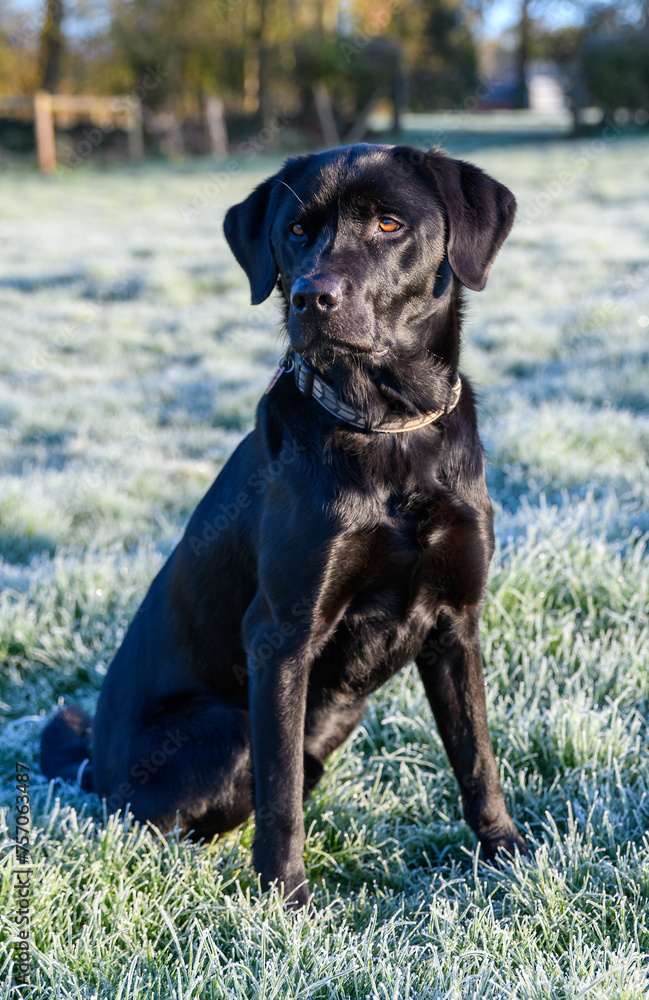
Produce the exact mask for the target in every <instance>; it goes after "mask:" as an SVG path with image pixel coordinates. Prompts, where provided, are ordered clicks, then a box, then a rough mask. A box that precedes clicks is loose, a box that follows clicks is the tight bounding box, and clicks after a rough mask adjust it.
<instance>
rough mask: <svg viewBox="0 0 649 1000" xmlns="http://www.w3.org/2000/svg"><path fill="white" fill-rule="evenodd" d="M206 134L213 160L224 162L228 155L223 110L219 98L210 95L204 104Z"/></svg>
mask: <svg viewBox="0 0 649 1000" xmlns="http://www.w3.org/2000/svg"><path fill="white" fill-rule="evenodd" d="M205 120H206V123H207V134H208V135H209V137H210V152H211V154H212V156H213V157H214V159H216V160H224V159H225V158H226V157H227V155H228V132H227V129H226V127H225V110H224V107H223V101H222V100H221V98H220V97H214V95H210V96H209V97H208V98H207V100H206V102H205Z"/></svg>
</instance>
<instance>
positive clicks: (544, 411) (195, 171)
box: [0, 137, 649, 1000]
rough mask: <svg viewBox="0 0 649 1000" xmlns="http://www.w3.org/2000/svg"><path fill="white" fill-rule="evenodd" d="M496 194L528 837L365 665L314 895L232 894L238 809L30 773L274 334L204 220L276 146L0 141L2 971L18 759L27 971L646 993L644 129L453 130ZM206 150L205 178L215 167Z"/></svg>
mask: <svg viewBox="0 0 649 1000" xmlns="http://www.w3.org/2000/svg"><path fill="white" fill-rule="evenodd" d="M463 153H464V155H466V156H467V158H470V159H473V160H474V161H475V162H478V163H479V164H480V165H481V166H483V167H484V168H486V169H487V170H488V171H490V172H491V173H493V174H494V175H495V176H496V177H498V178H499V179H500V180H502V181H504V182H505V183H508V184H509V185H510V186H511V187H512V188H513V190H514V191H515V193H516V195H517V197H518V200H519V205H520V212H519V221H518V223H517V225H516V227H515V229H514V232H513V234H512V236H511V238H510V239H509V241H508V242H507V243H506V245H505V247H504V249H503V250H502V252H501V255H500V257H499V259H498V260H497V262H496V265H495V266H494V269H493V271H492V274H491V276H490V279H489V284H488V286H487V289H486V291H485V292H484V293H482V294H481V295H476V294H470V296H469V300H470V301H469V308H468V315H467V326H466V330H467V336H466V346H465V354H464V359H465V360H464V370H465V371H466V372H467V373H469V374H471V375H472V376H473V377H474V378H475V380H476V382H477V383H478V385H479V386H480V388H481V411H482V412H481V427H482V432H483V438H484V441H485V444H486V446H487V449H488V454H489V459H490V470H489V479H490V488H491V493H492V497H493V500H494V505H495V508H496V524H497V532H498V540H499V541H498V549H497V553H496V556H495V559H494V563H493V567H492V573H491V578H490V586H489V594H488V600H487V604H486V608H485V614H484V622H483V643H484V651H485V660H486V677H487V688H488V700H489V714H490V720H491V729H492V735H493V740H494V743H495V746H496V750H497V755H498V757H499V760H500V761H501V771H502V779H503V785H504V788H505V794H506V797H507V800H508V802H509V804H510V808H511V811H512V813H513V815H514V816H515V818H516V820H517V821H518V823H519V824H520V826H521V827H522V828H524V829H525V830H526V834H527V837H528V839H529V842H530V843H531V844H532V845H533V847H534V848H535V856H534V859H533V860H532V861H531V862H529V863H525V862H520V861H517V862H516V863H515V864H513V865H512V866H511V867H509V868H508V869H506V870H505V871H503V872H501V873H498V872H495V871H494V870H492V869H489V868H487V867H485V866H484V865H483V864H482V863H481V861H480V858H479V855H478V854H477V852H476V849H475V843H474V840H473V837H472V835H471V834H470V832H469V831H468V829H467V828H466V827H465V826H464V824H463V822H462V819H461V813H460V807H459V801H458V791H457V787H456V785H455V782H454V780H453V778H452V776H451V773H450V770H449V767H448V764H447V760H446V757H445V754H444V752H443V748H442V746H441V743H440V740H439V738H438V736H437V733H436V731H435V727H434V725H433V723H432V720H431V713H430V711H429V708H428V705H427V703H426V701H425V698H424V696H423V693H422V690H421V687H420V685H419V683H418V678H417V677H416V676H415V673H414V672H412V671H410V670H409V669H407V670H406V671H405V672H404V673H403V674H402V675H401V676H400V677H398V678H397V679H395V680H394V681H393V682H392V683H390V684H389V685H388V686H387V687H386V688H385V689H383V690H382V691H381V692H380V693H379V695H378V696H376V697H375V698H374V699H373V701H372V704H371V708H370V710H369V712H368V714H367V716H366V718H365V720H364V723H363V725H362V726H361V727H360V728H359V729H358V730H357V732H356V733H355V735H354V736H353V738H352V739H351V741H350V743H349V744H348V745H347V746H346V747H344V748H343V749H342V751H340V752H339V753H337V754H336V755H335V757H334V758H333V759H332V761H331V764H330V766H329V768H328V772H327V775H326V777H325V779H324V780H323V782H322V783H321V785H320V786H319V787H318V789H317V790H316V792H315V794H314V795H313V797H312V799H311V800H310V801H309V803H308V805H307V808H306V827H307V831H308V865H307V868H308V872H309V875H310V879H311V885H312V888H313V890H314V892H315V896H316V900H317V915H316V916H315V918H313V919H311V920H309V919H302V918H298V919H290V918H289V917H287V916H285V915H284V914H283V911H282V909H281V907H280V906H279V905H278V904H277V901H276V900H275V901H273V900H269V899H267V898H264V897H262V896H260V893H259V891H258V888H257V886H256V884H255V879H254V873H253V871H252V868H251V862H250V845H251V840H252V833H253V826H252V823H249V824H248V825H246V826H245V827H244V828H243V829H242V830H240V831H237V832H235V833H233V834H231V835H229V836H227V837H224V838H223V839H221V840H219V841H218V842H216V843H214V844H212V845H211V846H191V845H186V844H184V843H182V842H181V843H178V842H177V841H174V840H173V839H170V840H167V841H165V840H162V839H159V838H155V837H153V836H150V835H149V834H147V833H145V832H143V831H142V830H140V829H138V828H137V827H135V826H133V825H132V824H130V823H129V821H128V820H126V821H124V820H123V819H122V818H121V817H120V818H116V817H112V818H107V817H106V815H105V814H104V813H103V812H102V805H101V803H100V802H99V800H98V799H97V798H96V797H94V796H92V795H84V794H83V793H81V792H80V791H79V790H77V789H74V788H72V787H59V786H52V787H48V784H47V783H46V782H45V780H44V779H42V778H41V777H40V776H39V774H38V767H37V745H38V737H39V732H40V730H41V727H42V725H43V722H44V719H45V716H46V715H47V714H48V713H49V712H50V711H51V709H52V708H53V707H55V705H56V703H57V700H59V699H64V700H66V701H77V702H81V703H82V704H84V705H85V706H87V707H88V708H90V709H92V707H93V705H94V703H95V701H96V697H97V691H98V690H99V687H100V685H101V682H102V677H103V676H104V674H105V672H106V669H107V664H108V663H109V661H110V658H111V656H112V654H113V652H114V650H115V648H116V647H117V645H118V644H119V642H120V639H121V638H122V636H123V634H124V631H125V629H126V627H127V624H128V621H129V619H130V618H131V616H132V614H133V613H134V611H135V609H136V607H137V605H138V602H139V601H140V599H141V598H142V596H143V595H144V593H145V590H146V588H147V585H148V583H149V581H150V580H151V578H152V576H153V574H154V572H155V571H156V569H157V567H159V566H160V564H161V563H162V561H163V560H164V558H165V556H166V555H167V554H168V553H169V551H170V549H171V547H172V546H173V544H174V543H175V540H176V539H177V538H178V537H179V534H180V533H181V531H182V528H183V524H184V522H185V520H186V518H187V516H188V514H189V512H190V511H191V510H192V508H193V506H194V505H195V503H196V502H197V500H198V499H199V498H200V496H201V495H202V494H203V492H204V491H205V489H206V488H207V486H208V484H209V483H210V482H211V480H212V478H213V477H214V475H215V473H216V472H217V471H218V469H219V467H220V466H221V464H222V463H223V461H224V460H225V458H226V457H227V456H228V455H229V453H230V452H231V451H232V449H233V448H234V446H235V444H236V443H237V441H238V440H239V439H240V438H241V436H242V435H243V434H244V433H246V431H247V430H248V429H249V428H250V426H251V421H252V417H253V413H254V406H255V402H256V400H257V398H258V397H259V395H260V394H261V392H262V391H263V389H264V388H265V385H266V383H267V381H268V379H269V377H270V375H271V374H272V372H273V370H274V366H275V363H276V359H277V357H278V356H279V354H280V351H281V346H282V338H281V335H280V333H279V332H278V331H279V320H278V312H277V307H276V305H273V304H266V305H265V306H261V307H258V308H257V309H252V308H251V307H250V306H249V304H248V290H247V285H246V282H245V279H244V277H243V274H242V273H241V272H240V271H239V269H238V267H237V265H236V263H235V262H234V259H233V258H232V257H231V255H230V254H229V252H228V250H227V247H226V244H225V242H224V239H223V237H222V235H221V232H220V224H221V221H222V218H223V214H224V211H225V209H226V208H227V206H228V205H229V204H232V203H234V202H235V201H237V200H240V199H241V198H242V197H243V196H245V194H246V193H247V192H248V191H249V190H250V189H251V187H252V186H253V184H255V183H257V182H258V181H259V180H260V179H261V178H262V177H263V176H265V175H266V174H268V173H269V172H271V171H272V170H273V169H274V168H275V166H276V164H277V161H276V160H272V159H271V158H262V157H259V158H257V159H256V160H254V161H252V162H250V163H248V164H244V166H243V168H242V169H241V170H240V171H238V172H235V173H232V174H231V175H227V174H224V173H223V172H221V173H219V172H218V171H217V168H215V167H209V166H205V165H204V164H199V165H194V166H187V167H182V166H180V167H176V168H173V167H167V166H147V167H143V168H140V169H133V170H128V169H124V170H119V171H113V172H106V173H100V172H94V171H92V170H85V169H79V170H71V171H69V172H67V173H66V174H65V175H64V176H63V177H61V178H60V179H51V180H47V179H41V178H40V177H38V176H36V175H34V174H32V173H28V172H18V171H15V172H6V173H5V174H3V176H2V182H1V185H0V258H1V267H0V321H1V324H2V338H1V347H0V470H1V478H0V555H1V557H2V561H0V587H1V596H0V653H1V657H0V659H1V667H0V703H1V704H0V715H1V716H2V719H3V721H2V722H1V723H0V727H1V728H0V768H1V770H2V774H3V778H4V779H5V780H4V781H3V786H2V799H1V803H2V805H3V806H4V811H3V813H2V818H0V836H1V837H2V846H3V860H2V868H1V872H2V881H1V882H0V894H1V898H0V936H1V939H2V948H0V984H1V993H0V995H1V996H2V997H8V996H11V995H17V993H15V994H14V993H13V992H12V991H13V987H12V965H11V959H12V948H13V944H12V942H15V940H16V937H15V935H16V928H15V924H14V916H15V910H16V898H15V896H14V894H13V868H14V857H13V852H12V844H11V839H12V837H13V836H14V829H15V819H16V811H15V791H14V790H13V788H12V784H13V776H14V769H15V761H16V760H17V759H18V760H21V761H25V762H27V763H29V764H30V765H31V768H32V786H31V790H32V807H33V817H32V819H33V831H34V846H33V861H34V869H35V870H34V875H33V881H32V897H31V902H32V927H31V932H32V938H31V940H32V945H33V949H32V956H31V981H32V988H31V990H30V989H29V988H23V989H22V991H21V994H20V995H21V996H23V997H28V996H33V997H36V996H38V997H45V998H70V1000H72V998H75V1000H76V998H83V1000H90V998H103V997H112V998H115V1000H131V998H133V1000H134V998H142V1000H145V998H146V1000H148V998H165V1000H171V998H178V1000H180V998H182V1000H189V998H198V997H209V998H212V997H218V998H225V997H227V998H250V1000H257V998H259V1000H261V998H264V1000H271V998H295V1000H297V998H300V1000H306V998H312V1000H315V998H324V997H332V998H341V1000H342V998H350V1000H351V998H354V1000H356V998H358V1000H415V998H424V997H426V998H439V1000H442V998H444V1000H459V998H476V997H477V998H484V1000H492V998H493V1000H496V998H498V1000H501V998H503V1000H504V998H515V1000H541V998H543V1000H546V998H552V1000H577V998H587V1000H600V998H601V1000H640V998H644V997H646V996H647V994H648V993H649V961H648V958H647V954H648V951H649V853H648V851H649V832H648V830H649V740H648V739H647V718H648V716H649V671H648V669H647V666H648V664H647V660H648V655H647V654H648V647H649V642H648V605H649V596H648V590H649V572H648V564H647V533H648V532H649V399H648V388H649V342H648V337H649V294H648V289H649V254H648V251H647V245H648V239H649V201H648V200H647V190H648V187H649V141H647V140H646V139H633V138H626V137H620V138H615V137H613V138H611V139H609V140H608V141H606V142H605V141H603V140H600V141H599V142H593V141H592V140H584V141H583V142H572V141H567V140H566V141H562V142H555V143H549V144H547V145H541V144H538V143H536V144H534V143H527V144H521V145H516V144H514V143H512V144H510V145H508V146H507V148H496V147H492V148H489V147H488V146H483V147H482V148H477V149H475V150H473V151H471V150H466V149H465V150H463ZM215 173H216V174H217V176H216V177H215V176H214V174H215Z"/></svg>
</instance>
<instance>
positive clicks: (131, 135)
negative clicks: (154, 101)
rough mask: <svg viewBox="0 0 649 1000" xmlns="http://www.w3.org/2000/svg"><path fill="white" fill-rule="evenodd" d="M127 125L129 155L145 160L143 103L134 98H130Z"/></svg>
mask: <svg viewBox="0 0 649 1000" xmlns="http://www.w3.org/2000/svg"><path fill="white" fill-rule="evenodd" d="M126 127H127V129H128V133H127V142H128V155H129V156H130V158H131V159H132V160H143V159H144V131H143V127H142V103H141V102H140V101H136V100H135V99H134V98H132V99H130V107H129V111H128V115H127V124H126Z"/></svg>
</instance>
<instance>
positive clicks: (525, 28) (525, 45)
mask: <svg viewBox="0 0 649 1000" xmlns="http://www.w3.org/2000/svg"><path fill="white" fill-rule="evenodd" d="M529 58H530V12H529V0H521V19H520V21H519V24H518V51H517V53H516V77H517V81H516V98H515V101H516V107H517V108H526V107H528V105H529V95H528V93H527V64H528V62H529Z"/></svg>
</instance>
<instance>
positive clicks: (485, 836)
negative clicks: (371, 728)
mask: <svg viewBox="0 0 649 1000" xmlns="http://www.w3.org/2000/svg"><path fill="white" fill-rule="evenodd" d="M417 667H418V669H419V672H420V674H421V678H422V680H423V683H424V687H425V689H426V694H427V696H428V700H429V701H430V704H431V708H432V710H433V714H434V716H435V721H436V722H437V728H438V729H439V733H440V736H441V737H442V741H443V743H444V747H445V748H446V752H447V754H448V757H449V760H450V762H451V766H452V768H453V771H454V772H455V776H456V778H457V781H458V784H459V786H460V792H461V794H462V802H463V806H464V816H465V819H466V821H467V823H468V824H469V826H470V827H471V828H472V829H473V830H474V832H475V833H476V835H477V837H478V838H479V840H480V843H481V845H482V849H483V851H484V855H485V857H486V858H487V859H488V860H495V859H496V858H497V856H498V855H499V854H500V852H502V851H506V852H507V853H509V854H513V853H514V851H515V850H519V851H520V852H521V854H528V853H529V852H528V849H527V847H526V845H525V841H524V840H523V838H522V837H521V836H520V834H519V833H518V830H517V829H516V827H515V825H514V823H513V820H512V818H511V816H510V815H509V812H508V811H507V806H506V805H505V799H504V796H503V793H502V788H501V785H500V777H499V774H498V765H497V764H496V759H495V757H494V752H493V747H492V745H491V739H490V737H489V729H488V725H487V707H486V700H485V687H484V676H483V671H482V654H481V651H480V642H479V638H478V610H477V609H470V610H466V611H464V613H463V614H461V615H457V616H453V618H451V616H450V615H443V616H440V621H439V622H438V627H437V628H436V629H434V630H433V631H432V632H431V634H430V635H429V636H428V638H427V640H426V642H425V643H424V646H423V647H422V649H421V652H420V653H419V656H418V657H417Z"/></svg>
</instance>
